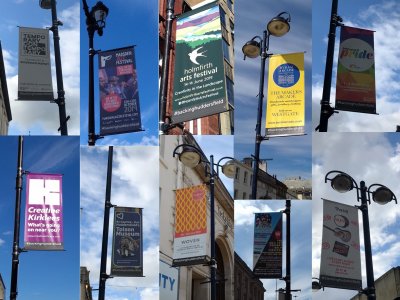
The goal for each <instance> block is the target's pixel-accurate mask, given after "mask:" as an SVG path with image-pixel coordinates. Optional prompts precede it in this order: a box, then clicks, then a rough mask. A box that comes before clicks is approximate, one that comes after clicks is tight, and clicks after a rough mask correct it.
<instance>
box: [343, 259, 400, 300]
mask: <svg viewBox="0 0 400 300" xmlns="http://www.w3.org/2000/svg"><path fill="white" fill-rule="evenodd" d="M375 293H376V299H378V300H399V299H400V266H397V267H395V268H391V269H390V270H389V271H387V272H386V273H385V274H383V275H382V276H381V277H379V278H378V279H377V280H375ZM367 299H368V297H367V296H366V295H364V294H357V295H355V296H354V297H352V298H351V299H350V300H367Z"/></svg>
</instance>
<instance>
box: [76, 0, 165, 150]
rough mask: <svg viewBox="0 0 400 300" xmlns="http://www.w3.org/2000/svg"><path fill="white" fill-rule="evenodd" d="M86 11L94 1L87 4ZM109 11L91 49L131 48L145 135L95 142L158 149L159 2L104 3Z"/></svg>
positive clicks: (84, 71) (84, 129) (84, 54)
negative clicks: (147, 146) (103, 26)
mask: <svg viewBox="0 0 400 300" xmlns="http://www.w3.org/2000/svg"><path fill="white" fill-rule="evenodd" d="M87 2H88V6H89V10H90V8H91V7H92V6H94V5H95V4H96V2H97V1H93V0H88V1H87ZM103 3H104V4H105V5H106V6H107V7H108V8H109V14H108V17H107V20H106V28H104V33H103V36H101V37H99V36H98V35H97V33H96V34H95V37H94V47H95V49H96V50H99V49H101V50H102V51H105V50H109V49H115V48H121V47H126V46H131V45H137V46H136V47H135V57H136V69H137V76H138V85H139V102H140V109H141V115H142V127H143V129H144V130H145V131H143V132H135V133H128V134H120V135H111V136H108V137H106V138H104V139H100V140H97V142H96V144H97V145H132V144H142V145H158V26H157V24H158V1H155V0H150V1H133V0H128V1H126V0H113V1H103ZM80 14H81V23H80V24H81V27H80V29H81V56H80V59H81V105H80V109H81V144H82V145H87V136H88V124H87V123H88V110H87V107H88V100H87V99H88V89H87V85H88V73H89V69H88V45H89V41H88V34H87V30H86V23H85V20H86V18H85V14H84V12H83V9H81V10H80ZM97 59H98V58H97V56H96V57H95V60H94V65H95V116H96V117H95V119H96V126H95V127H96V134H99V105H98V104H99V103H98V102H99V100H98V89H99V87H98V80H97Z"/></svg>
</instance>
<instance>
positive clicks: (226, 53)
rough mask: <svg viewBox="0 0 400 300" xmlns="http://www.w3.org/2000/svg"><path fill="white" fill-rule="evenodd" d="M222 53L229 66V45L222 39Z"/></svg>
mask: <svg viewBox="0 0 400 300" xmlns="http://www.w3.org/2000/svg"><path fill="white" fill-rule="evenodd" d="M222 51H223V52H224V58H225V59H226V60H227V61H228V63H229V64H230V63H231V60H230V55H229V45H228V42H227V41H225V39H222Z"/></svg>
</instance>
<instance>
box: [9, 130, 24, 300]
mask: <svg viewBox="0 0 400 300" xmlns="http://www.w3.org/2000/svg"><path fill="white" fill-rule="evenodd" d="M23 141H24V140H23V137H22V136H20V137H19V140H18V165H17V177H16V183H15V190H16V196H15V216H14V241H13V249H12V268H11V288H10V300H16V299H17V294H18V292H17V283H18V265H19V253H20V248H19V231H20V217H21V192H22V175H23V171H22V156H23Z"/></svg>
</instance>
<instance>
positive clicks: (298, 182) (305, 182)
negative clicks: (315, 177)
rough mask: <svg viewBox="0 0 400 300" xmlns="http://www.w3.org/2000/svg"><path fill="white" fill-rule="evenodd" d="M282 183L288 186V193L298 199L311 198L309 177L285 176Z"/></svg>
mask: <svg viewBox="0 0 400 300" xmlns="http://www.w3.org/2000/svg"><path fill="white" fill-rule="evenodd" d="M283 183H284V184H285V185H286V186H287V187H288V193H290V194H292V195H294V196H295V197H296V198H297V199H300V200H311V199H312V181H311V179H302V178H301V177H292V178H287V179H285V180H284V181H283Z"/></svg>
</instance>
